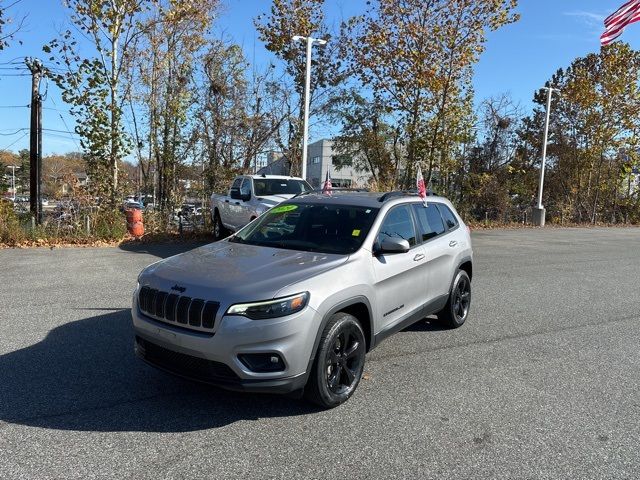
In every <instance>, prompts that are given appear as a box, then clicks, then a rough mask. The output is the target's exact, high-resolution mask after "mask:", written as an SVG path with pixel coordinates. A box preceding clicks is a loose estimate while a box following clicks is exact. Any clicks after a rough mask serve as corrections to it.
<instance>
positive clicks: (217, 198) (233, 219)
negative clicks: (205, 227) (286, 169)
mask: <svg viewBox="0 0 640 480" xmlns="http://www.w3.org/2000/svg"><path fill="white" fill-rule="evenodd" d="M307 190H312V188H311V186H310V185H309V184H308V183H307V182H306V181H304V180H303V179H301V178H297V177H283V176H280V175H240V176H238V177H236V178H235V179H234V180H233V182H232V183H231V188H229V193H228V195H218V194H215V193H214V194H213V195H211V219H212V220H213V235H214V236H215V238H216V240H217V239H219V238H222V237H223V236H224V235H225V230H228V231H232V232H236V231H238V230H240V229H241V228H242V227H244V226H245V225H246V224H247V223H249V222H250V221H252V220H253V219H254V218H257V217H259V216H260V215H262V214H263V213H264V212H266V211H267V210H269V209H270V208H271V207H273V206H275V205H277V204H279V203H281V202H284V201H285V200H288V199H290V198H291V197H293V196H294V195H296V194H298V193H300V192H305V191H307Z"/></svg>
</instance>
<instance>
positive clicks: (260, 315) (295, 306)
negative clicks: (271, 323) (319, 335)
mask: <svg viewBox="0 0 640 480" xmlns="http://www.w3.org/2000/svg"><path fill="white" fill-rule="evenodd" d="M308 301H309V292H302V293H297V294H295V295H291V296H289V297H283V298H276V299H275V300H266V301H264V302H253V303H238V304H236V305H232V306H231V307H229V310H227V313H226V314H227V315H242V316H244V317H247V318H250V319H251V320H264V319H266V318H277V317H284V316H286V315H291V314H293V313H297V312H299V311H300V310H302V309H303V308H304V307H306V306H307V302H308Z"/></svg>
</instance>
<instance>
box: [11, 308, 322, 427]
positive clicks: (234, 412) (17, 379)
mask: <svg viewBox="0 0 640 480" xmlns="http://www.w3.org/2000/svg"><path fill="white" fill-rule="evenodd" d="M318 411H319V410H318V409H317V408H315V407H313V406H311V405H308V404H306V403H304V402H302V401H299V400H295V399H291V398H287V397H282V396H275V395H274V396H270V395H252V394H240V393H233V392H226V391H224V390H220V389H217V388H214V387H209V386H207V385H201V384H196V383H192V382H189V381H186V380H182V379H180V378H177V377H174V376H171V375H169V374H165V373H163V372H160V371H157V370H156V369H154V368H152V367H149V366H147V365H146V364H144V363H143V362H142V361H141V360H139V359H138V358H136V357H135V355H134V353H133V328H132V326H131V313H130V310H129V309H123V310H118V311H115V312H111V313H108V314H104V315H99V316H95V317H91V318H87V319H84V320H79V321H76V322H71V323H69V324H66V325H63V326H61V327H58V328H55V329H54V330H52V331H51V332H49V334H48V335H47V337H46V338H44V339H43V340H42V341H40V342H39V343H36V344H34V345H31V346H29V347H26V348H23V349H21V350H17V351H14V352H11V353H7V354H5V355H2V356H0V421H4V422H8V423H14V424H22V425H29V426H35V427H41V428H50V429H60V430H81V431H149V432H185V431H194V430H201V429H209V428H217V427H222V426H225V425H228V424H231V423H233V422H236V421H239V420H256V419H259V418H263V417H286V416H294V415H304V414H310V413H314V412H318Z"/></svg>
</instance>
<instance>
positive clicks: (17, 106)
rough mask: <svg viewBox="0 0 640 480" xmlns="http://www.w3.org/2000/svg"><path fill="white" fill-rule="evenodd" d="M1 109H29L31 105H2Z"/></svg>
mask: <svg viewBox="0 0 640 480" xmlns="http://www.w3.org/2000/svg"><path fill="white" fill-rule="evenodd" d="M0 108H29V105H0Z"/></svg>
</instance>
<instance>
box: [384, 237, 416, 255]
mask: <svg viewBox="0 0 640 480" xmlns="http://www.w3.org/2000/svg"><path fill="white" fill-rule="evenodd" d="M410 248H411V246H410V245H409V242H408V241H407V240H405V239H404V238H398V237H387V238H385V239H384V240H382V243H381V244H380V247H379V248H378V251H377V253H407V252H408V251H409V249H410Z"/></svg>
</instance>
